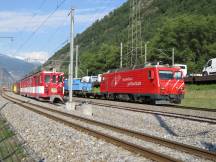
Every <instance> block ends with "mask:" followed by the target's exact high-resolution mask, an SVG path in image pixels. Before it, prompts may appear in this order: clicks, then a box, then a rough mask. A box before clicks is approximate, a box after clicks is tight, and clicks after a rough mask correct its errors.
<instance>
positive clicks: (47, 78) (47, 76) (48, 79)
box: [45, 75, 50, 83]
mask: <svg viewBox="0 0 216 162" xmlns="http://www.w3.org/2000/svg"><path fill="white" fill-rule="evenodd" d="M49 82H50V76H49V75H45V83H49Z"/></svg>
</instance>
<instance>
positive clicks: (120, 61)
mask: <svg viewBox="0 0 216 162" xmlns="http://www.w3.org/2000/svg"><path fill="white" fill-rule="evenodd" d="M122 52H123V44H122V42H121V53H120V54H121V55H120V68H122Z"/></svg>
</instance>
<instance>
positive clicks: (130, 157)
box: [0, 98, 150, 162]
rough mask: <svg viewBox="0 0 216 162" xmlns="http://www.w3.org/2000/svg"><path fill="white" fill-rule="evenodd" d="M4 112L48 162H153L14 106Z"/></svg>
mask: <svg viewBox="0 0 216 162" xmlns="http://www.w3.org/2000/svg"><path fill="white" fill-rule="evenodd" d="M0 101H1V103H0V106H1V105H4V104H5V103H6V102H7V101H6V100H4V99H2V98H0ZM1 113H3V115H4V116H5V117H6V118H7V120H8V121H10V123H11V124H12V125H13V126H14V127H15V129H16V130H17V132H18V133H19V134H20V135H21V136H22V137H23V138H24V139H25V140H26V142H27V143H28V144H29V146H30V147H31V148H32V149H33V150H34V151H35V152H37V153H38V154H39V155H40V156H41V157H42V158H44V159H45V160H46V161H52V162H53V161H62V162H66V161H67V162H69V161H150V160H149V159H145V158H143V157H140V156H139V155H135V154H133V153H131V152H129V151H127V150H124V149H122V148H119V147H116V146H114V145H112V144H109V143H107V142H105V141H103V140H100V139H97V138H95V137H92V136H90V135H88V134H85V133H82V132H79V131H77V130H75V129H73V128H71V127H68V126H65V125H63V124H61V123H58V122H55V121H53V120H50V119H48V118H46V117H43V116H41V115H39V114H36V113H34V112H31V111H29V110H26V109H24V108H22V107H20V106H17V105H15V104H12V103H9V104H7V106H5V107H4V109H3V110H1Z"/></svg>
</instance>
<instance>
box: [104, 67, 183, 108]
mask: <svg viewBox="0 0 216 162" xmlns="http://www.w3.org/2000/svg"><path fill="white" fill-rule="evenodd" d="M184 88H185V85H184V80H183V77H182V72H181V71H180V69H179V68H176V67H166V66H160V65H156V66H149V67H144V68H139V69H131V70H125V71H115V72H108V73H105V74H103V75H102V81H101V84H100V92H101V94H102V95H103V96H104V97H106V98H109V99H110V98H111V99H114V100H118V99H121V98H127V100H139V101H143V102H148V103H149V102H150V103H153V104H160V103H165V102H164V101H169V102H170V103H177V104H179V103H181V100H182V98H183V97H184Z"/></svg>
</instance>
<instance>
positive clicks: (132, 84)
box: [127, 82, 142, 87]
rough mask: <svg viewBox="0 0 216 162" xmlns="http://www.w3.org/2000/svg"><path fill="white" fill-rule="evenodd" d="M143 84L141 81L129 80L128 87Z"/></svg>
mask: <svg viewBox="0 0 216 162" xmlns="http://www.w3.org/2000/svg"><path fill="white" fill-rule="evenodd" d="M141 85H142V83H141V82H129V83H128V84H127V86H128V87H130V86H141Z"/></svg>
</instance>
